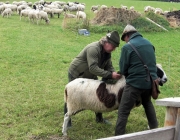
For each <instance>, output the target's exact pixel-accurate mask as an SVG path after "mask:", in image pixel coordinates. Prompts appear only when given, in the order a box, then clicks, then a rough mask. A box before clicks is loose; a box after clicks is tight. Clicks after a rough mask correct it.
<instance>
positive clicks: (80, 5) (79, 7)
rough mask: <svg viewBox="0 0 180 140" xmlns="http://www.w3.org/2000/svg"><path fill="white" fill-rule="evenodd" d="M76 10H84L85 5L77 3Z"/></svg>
mask: <svg viewBox="0 0 180 140" xmlns="http://www.w3.org/2000/svg"><path fill="white" fill-rule="evenodd" d="M77 10H78V11H84V10H85V6H84V5H82V4H78V5H77Z"/></svg>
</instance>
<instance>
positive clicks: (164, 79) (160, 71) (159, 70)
mask: <svg viewBox="0 0 180 140" xmlns="http://www.w3.org/2000/svg"><path fill="white" fill-rule="evenodd" d="M156 66H157V76H158V77H159V78H160V82H159V85H160V86H163V84H164V83H166V82H167V76H166V73H165V71H164V70H163V69H162V66H161V64H157V65H156Z"/></svg>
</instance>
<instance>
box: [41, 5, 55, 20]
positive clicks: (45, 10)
mask: <svg viewBox="0 0 180 140" xmlns="http://www.w3.org/2000/svg"><path fill="white" fill-rule="evenodd" d="M43 11H44V12H47V14H49V15H50V17H51V18H52V17H53V11H52V9H51V8H48V7H43Z"/></svg>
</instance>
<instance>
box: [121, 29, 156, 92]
mask: <svg viewBox="0 0 180 140" xmlns="http://www.w3.org/2000/svg"><path fill="white" fill-rule="evenodd" d="M129 42H130V43H131V44H132V45H134V46H135V48H136V49H137V51H138V52H139V54H140V55H141V57H142V59H143V61H144V63H145V64H146V65H147V66H148V69H149V70H150V73H151V75H152V78H153V79H156V78H157V74H156V71H157V68H156V57H155V50H154V46H153V45H152V44H151V43H150V42H149V41H148V40H146V39H144V38H143V36H142V35H141V34H139V33H138V32H136V33H134V34H132V35H131V36H130V40H129ZM119 66H120V72H121V74H123V75H125V78H126V83H127V84H129V85H131V86H133V87H136V88H139V89H151V81H147V80H146V79H145V78H147V74H146V71H145V69H144V67H143V64H142V62H141V61H140V59H139V57H138V56H137V54H136V52H134V50H133V49H132V48H131V46H130V45H129V44H125V45H124V46H123V47H122V49H121V56H120V62H119Z"/></svg>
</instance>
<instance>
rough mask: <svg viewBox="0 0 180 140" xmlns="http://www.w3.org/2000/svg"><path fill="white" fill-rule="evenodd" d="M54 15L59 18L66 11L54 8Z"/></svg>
mask: <svg viewBox="0 0 180 140" xmlns="http://www.w3.org/2000/svg"><path fill="white" fill-rule="evenodd" d="M51 10H52V14H53V16H54V14H57V15H58V18H59V17H60V15H61V13H62V12H63V11H64V10H63V9H56V8H52V9H51Z"/></svg>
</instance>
